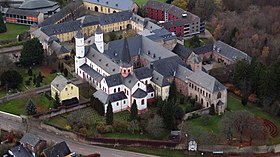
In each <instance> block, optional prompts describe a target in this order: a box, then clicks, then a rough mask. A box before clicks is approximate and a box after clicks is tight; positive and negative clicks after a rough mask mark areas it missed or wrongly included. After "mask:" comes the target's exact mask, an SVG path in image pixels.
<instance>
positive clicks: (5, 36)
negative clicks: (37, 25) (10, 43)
mask: <svg viewBox="0 0 280 157" xmlns="http://www.w3.org/2000/svg"><path fill="white" fill-rule="evenodd" d="M6 27H7V32H5V33H0V40H11V39H16V37H17V35H18V34H20V33H23V32H25V31H28V30H29V26H25V25H17V24H11V23H6Z"/></svg>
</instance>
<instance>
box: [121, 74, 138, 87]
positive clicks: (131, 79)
mask: <svg viewBox="0 0 280 157" xmlns="http://www.w3.org/2000/svg"><path fill="white" fill-rule="evenodd" d="M138 81H139V80H138V79H137V78H136V77H135V76H134V75H131V74H129V75H128V76H127V77H125V78H124V79H123V84H124V85H125V86H126V87H128V88H129V89H132V87H134V85H135V84H136V83H137V82H138Z"/></svg>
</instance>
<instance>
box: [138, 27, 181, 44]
mask: <svg viewBox="0 0 280 157" xmlns="http://www.w3.org/2000/svg"><path fill="white" fill-rule="evenodd" d="M138 34H140V35H143V36H146V37H147V38H149V39H151V40H153V41H161V40H164V41H168V40H172V39H176V36H175V35H173V34H172V33H171V32H169V31H167V30H166V29H164V28H159V29H155V30H148V29H144V30H143V31H141V32H138Z"/></svg>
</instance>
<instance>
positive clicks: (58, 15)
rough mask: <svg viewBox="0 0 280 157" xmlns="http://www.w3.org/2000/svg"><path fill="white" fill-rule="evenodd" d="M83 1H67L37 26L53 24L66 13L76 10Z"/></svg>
mask: <svg viewBox="0 0 280 157" xmlns="http://www.w3.org/2000/svg"><path fill="white" fill-rule="evenodd" d="M82 4H83V2H82V1H81V0H75V1H71V2H70V3H68V4H67V5H66V6H65V7H63V8H62V9H61V10H59V12H57V13H55V14H54V15H52V16H51V17H49V18H47V19H45V20H44V21H43V22H41V23H40V24H39V27H43V26H47V25H51V24H55V23H57V22H58V21H60V20H61V19H62V18H64V17H65V16H66V15H68V14H70V13H71V11H73V10H76V9H77V8H79V7H80V6H81V5H82Z"/></svg>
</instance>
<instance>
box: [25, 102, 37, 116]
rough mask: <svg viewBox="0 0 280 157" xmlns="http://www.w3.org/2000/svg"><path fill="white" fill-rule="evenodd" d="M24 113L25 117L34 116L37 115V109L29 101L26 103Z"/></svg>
mask: <svg viewBox="0 0 280 157" xmlns="http://www.w3.org/2000/svg"><path fill="white" fill-rule="evenodd" d="M26 113H27V115H34V114H36V113H37V108H36V106H35V105H34V103H33V101H32V100H31V99H29V100H28V101H27V103H26Z"/></svg>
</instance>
